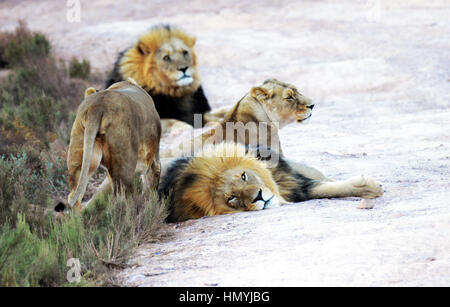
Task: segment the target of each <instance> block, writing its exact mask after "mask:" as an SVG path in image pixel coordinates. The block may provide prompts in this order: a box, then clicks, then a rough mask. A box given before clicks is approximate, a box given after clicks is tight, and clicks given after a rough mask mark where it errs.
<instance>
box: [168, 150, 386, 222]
mask: <svg viewBox="0 0 450 307" xmlns="http://www.w3.org/2000/svg"><path fill="white" fill-rule="evenodd" d="M272 154H274V155H278V159H279V162H278V164H277V165H276V166H275V167H273V168H269V167H268V165H267V163H266V159H267V158H261V156H260V149H259V148H258V147H256V148H253V149H252V148H248V147H247V148H246V147H244V146H243V145H242V144H237V143H221V144H219V145H208V146H206V147H205V148H204V150H203V153H202V155H201V156H194V157H192V156H191V157H181V158H179V159H177V160H175V161H174V162H172V163H171V164H170V165H169V166H168V167H167V170H166V171H165V172H164V175H163V176H162V178H161V184H160V188H159V194H160V195H161V197H163V198H166V199H167V200H168V204H169V212H170V213H169V216H168V218H167V221H168V222H180V221H185V220H188V219H197V218H200V217H203V216H213V215H220V214H227V213H236V212H242V211H255V210H264V209H269V208H276V207H279V206H281V205H283V204H286V203H288V202H291V203H295V202H301V201H306V200H309V199H316V198H335V197H363V198H375V197H379V196H381V195H382V194H383V189H382V186H381V184H379V183H378V182H376V181H375V180H373V179H370V178H367V177H365V176H357V177H352V178H350V179H348V180H344V181H322V180H317V179H313V178H310V177H308V175H307V174H305V173H304V172H303V167H302V166H301V167H297V164H296V163H294V162H291V161H288V160H286V159H285V158H284V157H283V155H282V154H281V153H279V152H278V151H272Z"/></svg>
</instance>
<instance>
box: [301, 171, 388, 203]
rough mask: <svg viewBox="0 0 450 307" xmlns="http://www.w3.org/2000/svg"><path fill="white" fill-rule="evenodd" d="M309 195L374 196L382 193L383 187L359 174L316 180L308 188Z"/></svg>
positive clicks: (314, 196) (318, 196)
mask: <svg viewBox="0 0 450 307" xmlns="http://www.w3.org/2000/svg"><path fill="white" fill-rule="evenodd" d="M309 195H310V196H311V198H336V197H362V198H376V197H379V196H381V195H383V188H382V186H381V184H380V183H379V182H377V181H375V180H373V179H371V178H368V177H366V176H364V175H360V176H356V177H352V178H350V179H347V180H344V181H334V182H328V181H327V182H317V183H316V184H315V185H313V186H312V187H311V189H310V190H309Z"/></svg>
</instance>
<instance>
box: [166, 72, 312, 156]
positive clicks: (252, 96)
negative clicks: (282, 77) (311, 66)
mask: <svg viewBox="0 0 450 307" xmlns="http://www.w3.org/2000/svg"><path fill="white" fill-rule="evenodd" d="M313 108H314V104H313V103H312V101H311V99H309V98H308V97H306V96H303V95H302V94H301V93H300V92H299V91H298V90H297V88H296V87H295V86H293V85H291V84H288V83H284V82H281V81H278V80H276V79H269V80H266V81H265V82H264V83H263V84H262V85H260V86H256V87H253V88H252V89H251V90H250V92H249V93H247V94H246V95H245V96H244V97H243V98H241V99H240V100H239V101H238V102H237V103H236V105H235V106H234V107H232V108H231V109H220V110H218V111H216V112H212V113H210V114H208V115H207V119H208V120H207V121H208V122H210V123H211V122H214V121H217V123H216V124H215V125H213V127H212V129H210V130H208V131H206V132H204V133H202V134H201V135H200V136H198V137H196V138H194V139H192V140H190V141H188V142H186V143H183V144H179V145H178V146H175V147H172V148H169V149H168V150H166V151H163V152H162V153H161V157H163V158H170V157H178V156H180V155H183V154H192V153H193V152H194V151H196V149H195V145H197V144H200V145H204V144H218V143H220V142H223V141H228V142H239V143H242V144H245V145H253V146H256V145H264V146H265V147H271V148H272V149H274V150H275V149H277V148H280V143H279V139H278V129H281V128H283V127H285V126H286V125H289V124H291V123H293V122H298V123H302V122H306V121H307V120H308V119H309V118H310V117H311V115H312V110H313ZM222 117H223V118H222ZM227 127H228V128H227ZM230 133H231V134H230ZM261 142H264V143H265V144H261Z"/></svg>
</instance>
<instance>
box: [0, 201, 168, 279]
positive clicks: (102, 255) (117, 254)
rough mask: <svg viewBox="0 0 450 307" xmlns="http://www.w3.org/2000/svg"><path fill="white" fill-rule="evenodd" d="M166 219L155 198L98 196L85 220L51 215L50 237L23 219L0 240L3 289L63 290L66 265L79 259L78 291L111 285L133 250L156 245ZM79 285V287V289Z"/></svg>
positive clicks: (80, 216)
mask: <svg viewBox="0 0 450 307" xmlns="http://www.w3.org/2000/svg"><path fill="white" fill-rule="evenodd" d="M165 217H166V213H165V207H164V204H163V203H161V202H160V201H159V200H158V197H157V196H156V194H155V193H136V192H135V193H132V194H130V195H128V196H126V194H125V193H124V192H121V193H119V194H118V195H117V196H108V195H104V194H102V195H100V196H99V197H98V198H97V199H96V200H95V201H94V203H93V204H92V206H90V208H88V209H86V210H85V211H83V213H82V214H79V213H71V214H69V215H67V216H66V217H64V218H63V219H59V220H58V219H56V220H55V219H54V218H51V215H47V216H46V218H45V222H44V224H45V225H46V232H45V233H41V234H37V233H35V232H33V231H32V230H31V229H30V227H29V224H28V222H27V221H26V219H25V218H24V216H23V215H21V214H18V216H17V217H16V223H15V224H16V225H15V227H12V224H11V223H10V222H9V221H7V222H6V223H5V224H4V226H3V228H2V232H1V234H0V286H64V285H69V284H68V281H67V280H66V274H67V271H68V267H67V266H66V264H67V260H68V259H70V258H78V259H79V261H80V264H81V272H80V273H81V276H82V280H81V282H80V284H78V285H102V284H104V283H105V282H108V281H110V280H111V279H110V277H109V275H108V272H109V271H108V268H111V267H113V268H116V267H123V266H124V265H125V263H126V261H127V259H128V258H129V256H130V255H131V254H132V252H133V251H134V249H135V248H136V247H137V246H138V245H140V244H142V243H146V242H150V241H152V240H156V239H158V233H161V232H160V228H161V226H162V225H163V221H164V219H165ZM75 285H77V284H75Z"/></svg>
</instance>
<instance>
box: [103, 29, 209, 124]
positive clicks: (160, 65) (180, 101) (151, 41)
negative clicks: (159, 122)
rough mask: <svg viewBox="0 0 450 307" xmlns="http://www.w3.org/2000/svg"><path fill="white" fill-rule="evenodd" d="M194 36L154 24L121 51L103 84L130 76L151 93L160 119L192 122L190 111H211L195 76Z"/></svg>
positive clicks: (202, 112)
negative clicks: (132, 44) (131, 45)
mask: <svg viewBox="0 0 450 307" xmlns="http://www.w3.org/2000/svg"><path fill="white" fill-rule="evenodd" d="M195 40H196V39H195V37H192V36H189V35H187V34H186V33H184V32H183V31H182V30H180V29H179V28H177V27H174V26H171V25H158V26H154V27H152V28H151V29H150V31H149V32H148V33H146V34H144V35H142V36H141V37H140V38H139V40H138V42H137V43H136V44H135V45H134V46H133V47H131V48H129V49H127V50H125V51H123V52H121V53H120V54H119V58H118V60H117V61H116V63H115V66H114V69H113V71H112V72H111V73H110V75H109V77H108V80H107V81H106V86H107V87H108V86H110V85H111V84H113V83H114V82H118V81H122V80H127V79H128V78H133V79H134V80H136V82H137V83H138V84H139V85H140V86H142V88H144V89H145V90H146V91H147V92H148V93H149V94H150V96H152V98H153V101H154V102H155V107H156V110H157V111H158V114H159V116H160V118H161V119H177V120H181V121H184V122H186V123H188V124H190V125H192V126H193V125H194V114H204V113H205V112H208V111H210V110H211V108H210V106H209V104H208V100H207V99H206V97H205V94H204V93H203V89H202V86H201V84H200V79H199V75H198V68H197V56H196V54H195V51H194V44H195Z"/></svg>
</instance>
